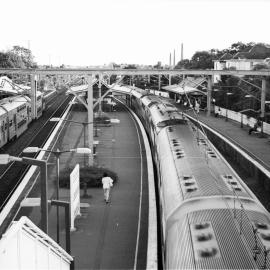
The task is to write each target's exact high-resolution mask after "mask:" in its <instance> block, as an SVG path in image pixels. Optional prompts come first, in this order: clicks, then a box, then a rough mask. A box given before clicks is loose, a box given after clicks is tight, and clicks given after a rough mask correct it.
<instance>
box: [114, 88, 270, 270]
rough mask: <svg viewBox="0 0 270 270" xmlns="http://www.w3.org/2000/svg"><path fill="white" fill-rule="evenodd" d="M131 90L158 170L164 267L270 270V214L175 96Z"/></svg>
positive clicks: (132, 99) (133, 101)
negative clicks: (189, 116)
mask: <svg viewBox="0 0 270 270" xmlns="http://www.w3.org/2000/svg"><path fill="white" fill-rule="evenodd" d="M113 90H114V91H116V92H117V91H119V92H121V93H126V94H127V95H128V97H129V98H128V100H129V105H130V106H131V108H132V109H133V110H134V111H135V112H136V113H137V115H138V116H139V117H140V119H141V121H142V122H143V124H144V126H145V129H146V131H147V133H148V136H149V140H150V142H151V146H152V155H153V158H154V161H155V165H156V171H157V179H156V181H157V183H156V184H157V187H158V193H159V194H158V195H159V205H158V209H159V211H160V223H161V228H162V229H161V232H160V233H161V250H162V265H163V268H164V269H258V268H261V269H269V268H270V259H269V251H270V215H269V213H268V212H267V210H266V209H265V208H264V206H263V205H262V204H261V203H260V201H259V200H258V199H257V198H256V196H255V195H254V194H253V193H252V191H251V190H250V189H249V188H248V186H247V185H246V184H245V183H244V181H243V180H242V179H241V178H240V177H239V176H238V174H237V173H236V172H235V171H234V170H233V169H232V167H231V166H230V165H229V164H228V163H227V161H226V160H225V159H224V158H223V157H222V155H221V154H220V153H219V152H218V151H217V149H216V148H215V147H214V146H213V144H212V143H211V142H210V141H209V140H208V138H207V136H206V135H205V133H204V132H203V131H201V130H200V129H199V128H198V127H197V126H196V125H194V124H193V123H192V122H190V121H189V120H188V119H187V118H186V117H185V114H184V113H183V112H180V111H179V110H178V109H177V108H176V107H175V106H174V104H173V103H172V102H170V100H169V99H165V98H162V97H159V96H155V95H152V94H149V92H148V91H145V90H142V89H138V88H136V87H132V86H124V85H122V86H120V85H116V86H114V87H113Z"/></svg>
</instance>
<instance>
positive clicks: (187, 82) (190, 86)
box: [162, 77, 206, 95]
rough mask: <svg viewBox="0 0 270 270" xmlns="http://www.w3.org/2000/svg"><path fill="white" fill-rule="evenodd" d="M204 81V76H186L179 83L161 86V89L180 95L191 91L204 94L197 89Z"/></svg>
mask: <svg viewBox="0 0 270 270" xmlns="http://www.w3.org/2000/svg"><path fill="white" fill-rule="evenodd" d="M205 81H206V78H204V77H197V78H194V77H187V78H185V79H184V80H183V81H182V82H181V83H179V84H176V85H168V86H165V87H162V89H164V90H167V91H171V92H174V93H177V94H180V95H183V94H189V93H193V92H199V93H201V94H204V95H205V94H206V93H205V92H204V91H202V90H199V89H198V88H197V87H199V86H201V85H202V84H203V83H204V82H205Z"/></svg>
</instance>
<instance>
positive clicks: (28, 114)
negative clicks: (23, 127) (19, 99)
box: [26, 104, 30, 123]
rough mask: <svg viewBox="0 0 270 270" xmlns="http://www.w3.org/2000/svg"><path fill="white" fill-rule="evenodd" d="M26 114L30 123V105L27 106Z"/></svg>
mask: <svg viewBox="0 0 270 270" xmlns="http://www.w3.org/2000/svg"><path fill="white" fill-rule="evenodd" d="M26 112H27V122H28V123H29V122H30V110H29V106H28V104H27V105H26Z"/></svg>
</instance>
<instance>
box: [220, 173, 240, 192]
mask: <svg viewBox="0 0 270 270" xmlns="http://www.w3.org/2000/svg"><path fill="white" fill-rule="evenodd" d="M221 177H222V179H223V181H224V182H225V184H226V185H227V187H228V188H229V189H230V190H231V191H234V192H240V191H242V186H241V185H240V183H239V182H238V181H237V179H236V178H235V177H234V176H233V175H230V174H225V175H222V176H221Z"/></svg>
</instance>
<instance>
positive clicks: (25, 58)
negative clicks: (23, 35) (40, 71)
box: [10, 46, 37, 68]
mask: <svg viewBox="0 0 270 270" xmlns="http://www.w3.org/2000/svg"><path fill="white" fill-rule="evenodd" d="M10 52H11V53H13V54H15V55H16V56H18V57H20V58H21V60H22V62H23V64H24V66H25V67H26V68H35V67H37V64H36V63H35V62H34V56H33V55H32V52H31V50H29V49H26V48H24V47H21V46H13V48H12V49H11V51H10Z"/></svg>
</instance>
